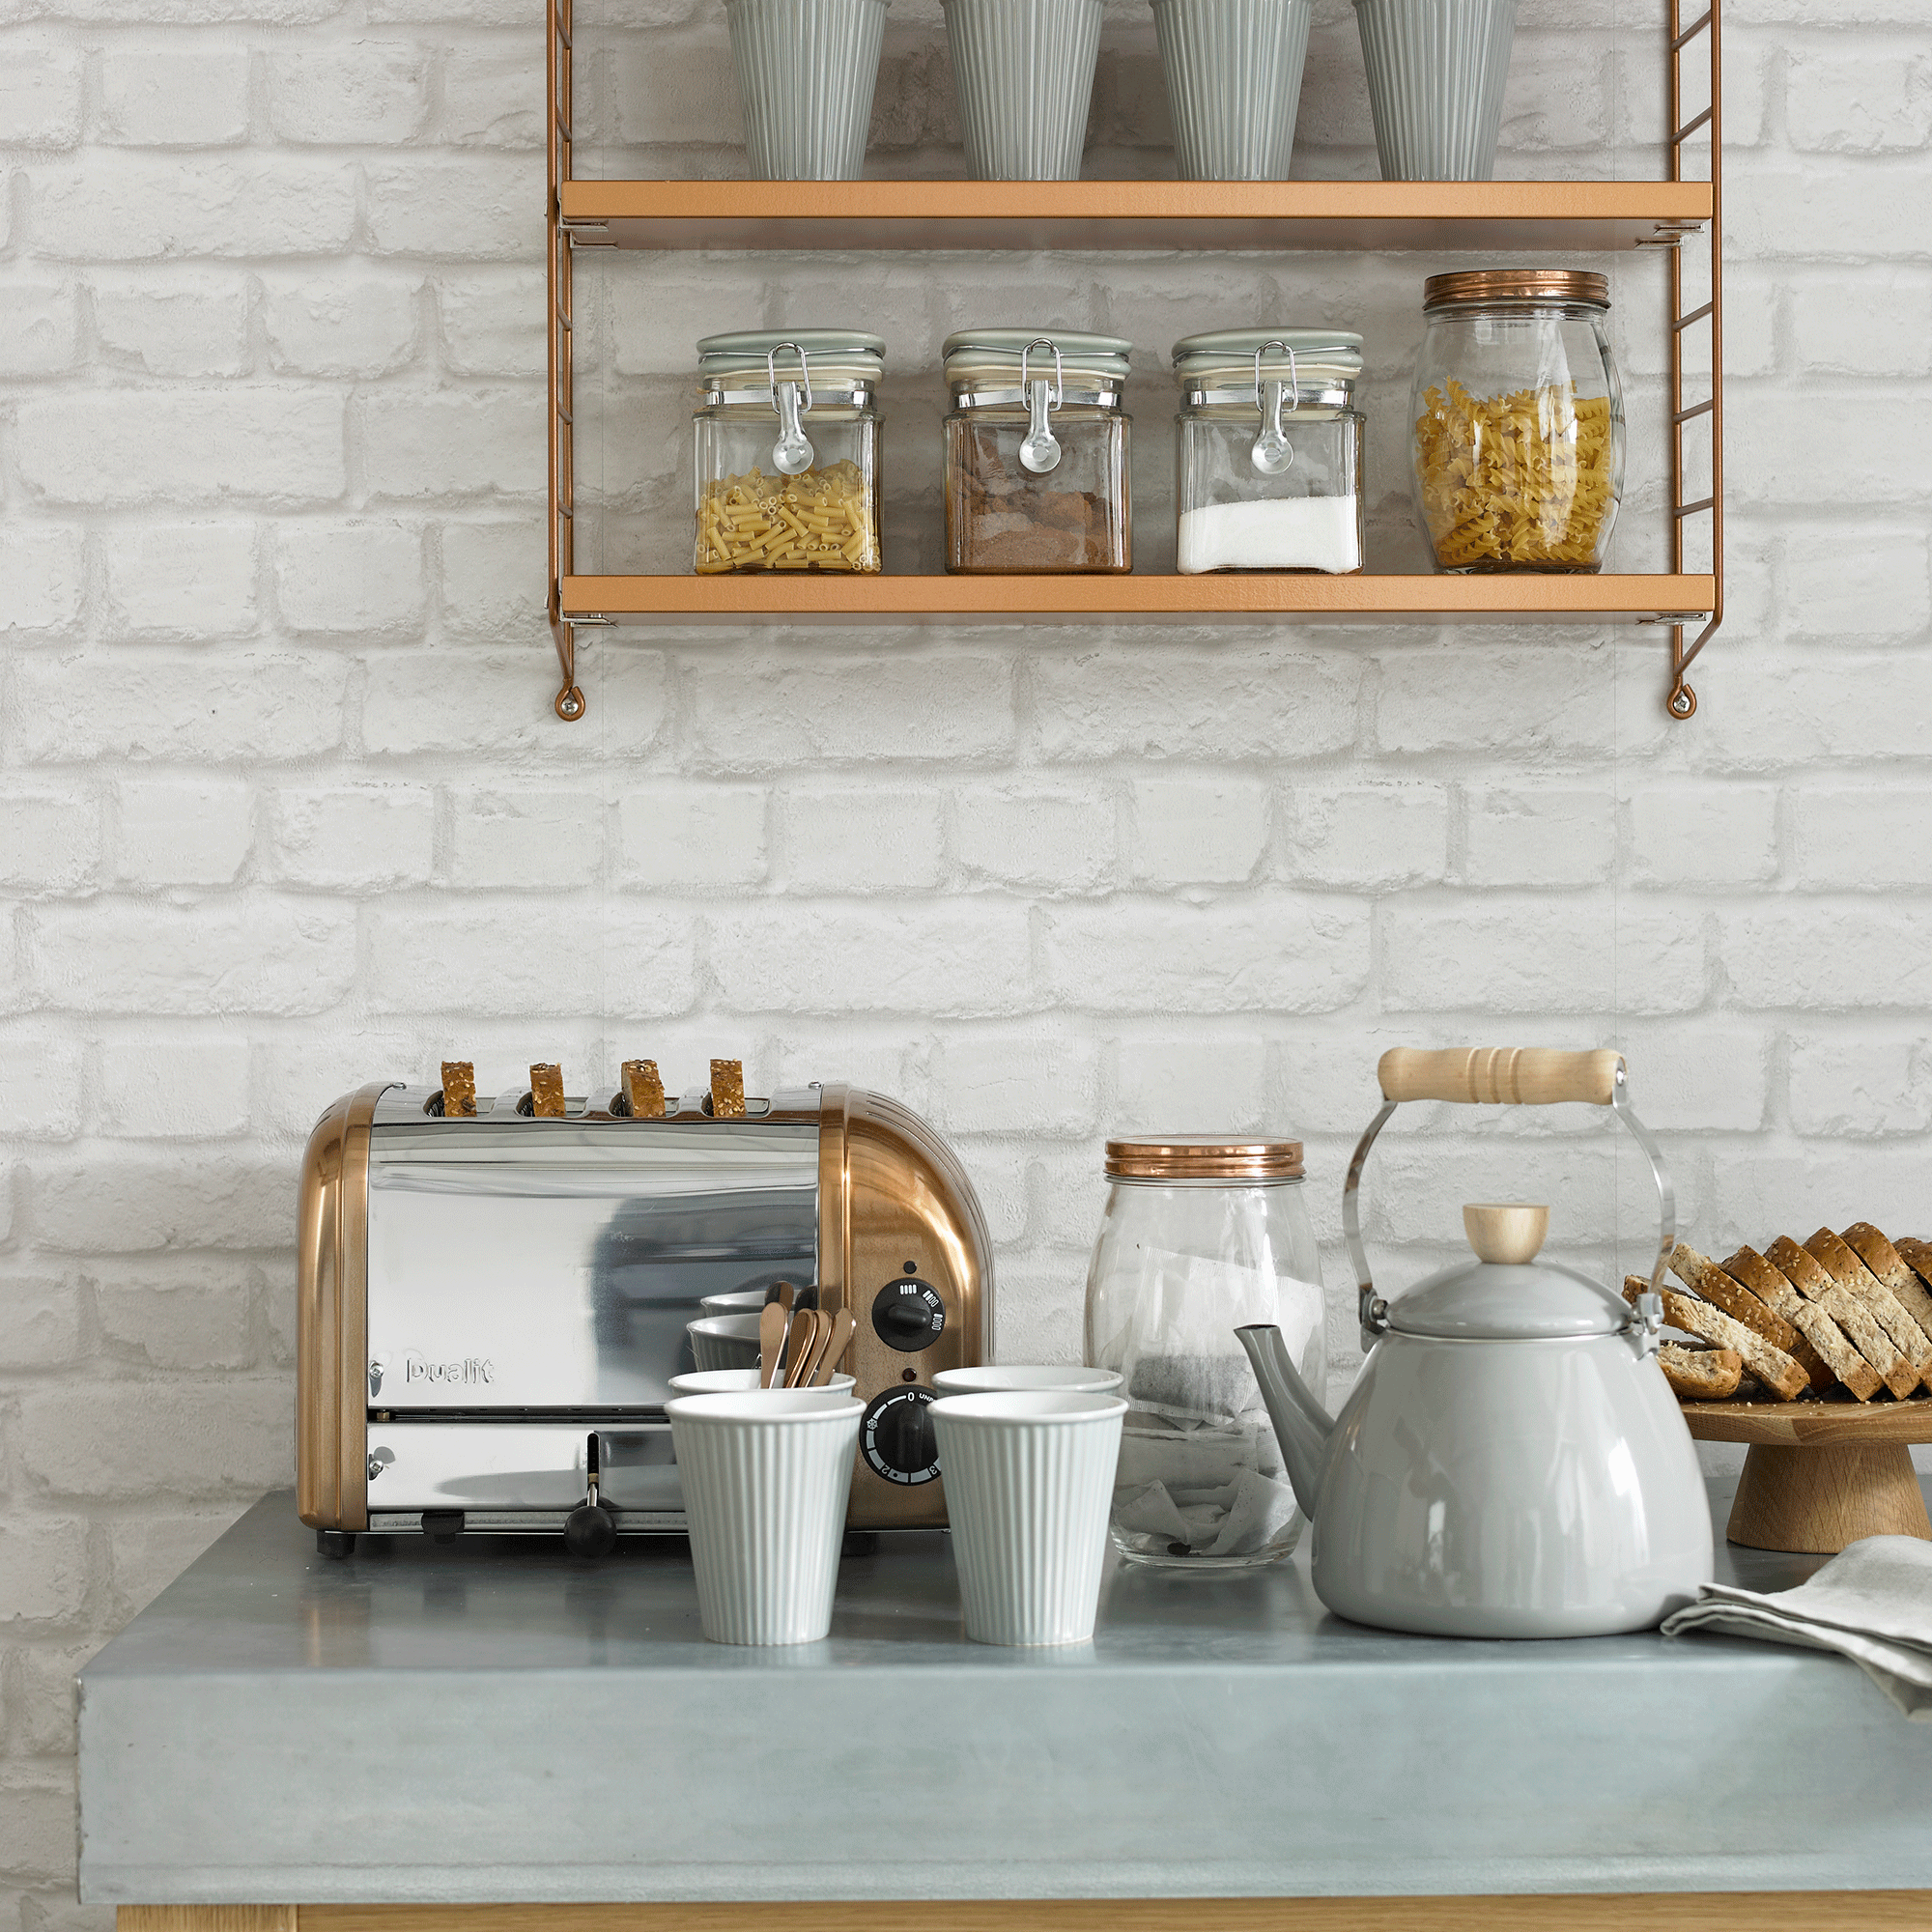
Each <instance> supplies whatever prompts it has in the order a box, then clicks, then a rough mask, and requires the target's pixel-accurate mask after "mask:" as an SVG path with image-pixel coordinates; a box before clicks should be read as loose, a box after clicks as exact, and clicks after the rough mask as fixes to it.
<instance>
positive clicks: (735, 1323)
mask: <svg viewBox="0 0 1932 1932" xmlns="http://www.w3.org/2000/svg"><path fill="white" fill-rule="evenodd" d="M684 1330H685V1333H686V1334H687V1335H689V1336H690V1337H691V1353H692V1358H693V1360H695V1361H696V1364H697V1366H698V1367H699V1368H700V1369H755V1368H756V1367H757V1366H758V1318H757V1317H756V1316H755V1315H700V1316H699V1317H698V1318H697V1320H696V1321H687V1322H686V1323H685V1324H684Z"/></svg>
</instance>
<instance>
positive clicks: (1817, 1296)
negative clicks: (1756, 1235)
mask: <svg viewBox="0 0 1932 1932" xmlns="http://www.w3.org/2000/svg"><path fill="white" fill-rule="evenodd" d="M1764 1258H1765V1260H1766V1261H1768V1262H1769V1263H1770V1264H1772V1266H1773V1267H1775V1268H1776V1269H1777V1271H1778V1272H1779V1273H1780V1274H1781V1275H1783V1276H1784V1278H1785V1279H1786V1280H1787V1281H1789V1282H1790V1284H1791V1285H1792V1287H1793V1288H1795V1289H1796V1290H1797V1291H1798V1292H1799V1293H1800V1294H1802V1295H1803V1296H1804V1298H1805V1300H1807V1301H1815V1302H1816V1303H1817V1304H1818V1305H1819V1306H1820V1307H1821V1308H1822V1309H1824V1311H1825V1313H1826V1314H1827V1315H1829V1316H1830V1317H1831V1318H1832V1320H1833V1321H1835V1322H1836V1323H1837V1324H1838V1326H1839V1327H1840V1328H1842V1329H1843V1330H1844V1331H1845V1333H1846V1334H1847V1335H1849V1336H1850V1337H1851V1339H1852V1340H1853V1341H1854V1342H1855V1343H1857V1344H1858V1349H1859V1352H1860V1354H1861V1355H1862V1356H1863V1357H1864V1358H1865V1360H1866V1361H1868V1362H1869V1363H1870V1364H1871V1365H1872V1367H1873V1368H1875V1369H1876V1370H1877V1371H1878V1372H1879V1375H1880V1376H1881V1377H1882V1378H1884V1381H1885V1385H1886V1387H1887V1388H1889V1390H1890V1391H1891V1392H1892V1394H1893V1395H1895V1396H1898V1397H1900V1398H1901V1399H1903V1398H1904V1397H1906V1396H1908V1395H1910V1394H1911V1393H1912V1391H1913V1390H1914V1389H1915V1388H1917V1387H1918V1371H1917V1370H1916V1369H1914V1368H1913V1366H1912V1364H1911V1363H1910V1362H1908V1361H1907V1360H1906V1359H1905V1357H1904V1356H1903V1355H1901V1354H1900V1353H1899V1352H1898V1350H1897V1349H1896V1348H1895V1347H1894V1346H1893V1344H1892V1342H1891V1338H1890V1337H1889V1336H1888V1335H1887V1334H1886V1332H1885V1330H1884V1329H1883V1328H1881V1327H1880V1326H1879V1325H1878V1321H1877V1320H1876V1319H1875V1318H1874V1316H1873V1314H1872V1312H1871V1310H1870V1309H1869V1308H1867V1307H1866V1306H1865V1304H1864V1303H1863V1302H1862V1301H1861V1300H1860V1299H1859V1298H1858V1297H1857V1296H1856V1295H1854V1294H1850V1293H1847V1292H1846V1291H1845V1290H1844V1289H1842V1288H1840V1287H1839V1286H1838V1284H1837V1283H1836V1282H1835V1281H1833V1279H1832V1277H1831V1276H1830V1275H1829V1274H1827V1273H1826V1272H1825V1270H1824V1268H1823V1266H1821V1265H1820V1264H1819V1261H1818V1258H1817V1257H1816V1256H1815V1255H1812V1254H1808V1253H1806V1252H1805V1250H1804V1249H1803V1248H1801V1247H1800V1246H1799V1245H1798V1243H1797V1242H1796V1241H1794V1240H1793V1239H1792V1238H1791V1236H1789V1235H1780V1236H1778V1237H1777V1239H1776V1240H1775V1241H1774V1242H1772V1244H1771V1245H1770V1247H1768V1248H1766V1249H1765V1251H1764Z"/></svg>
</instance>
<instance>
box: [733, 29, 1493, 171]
mask: <svg viewBox="0 0 1932 1932" xmlns="http://www.w3.org/2000/svg"><path fill="white" fill-rule="evenodd" d="M943 4H944V7H945V10H946V37H947V42H948V44H949V46H950V48H951V50H952V77H953V85H954V87H955V89H956V91H957V95H958V101H959V119H960V123H961V126H962V128H963V130H964V133H965V137H966V156H967V161H968V164H969V166H970V167H971V168H972V171H973V174H974V175H975V177H977V178H978V179H980V180H981V181H1074V180H1077V179H1078V178H1079V174H1080V156H1081V150H1082V148H1083V146H1084V145H1085V141H1086V133H1087V114H1088V106H1089V102H1090V100H1091V98H1092V95H1093V91H1094V63H1095V61H1096V59H1097V57H1098V53H1099V45H1100V16H1101V11H1102V9H1101V0H943ZM1150 4H1151V6H1152V9H1153V17H1154V29H1155V33H1156V35H1157V37H1158V39H1159V43H1160V57H1161V66H1162V69H1163V71H1164V72H1165V74H1166V76H1167V96H1168V103H1169V106H1170V108H1171V110H1172V114H1173V119H1174V142H1175V156H1176V163H1177V167H1178V169H1179V175H1180V178H1181V179H1182V180H1183V181H1281V180H1285V179H1286V178H1287V176H1288V172H1289V159H1290V156H1291V154H1292V152H1293V146H1294V122H1295V112H1296V108H1297V105H1298V103H1299V99H1300V94H1301V71H1302V65H1303V62H1304V61H1305V59H1306V57H1307V53H1308V30H1309V22H1310V16H1311V14H1312V12H1313V0H1150ZM1516 4H1517V0H1355V16H1356V21H1357V24H1358V25H1359V27H1360V30H1361V36H1362V57H1363V64H1364V66H1365V67H1366V69H1367V72H1368V87H1369V107H1370V112H1371V114H1372V116H1373V118H1374V121H1375V128H1376V148H1377V152H1378V156H1379V157H1380V161H1381V171H1382V177H1383V179H1384V180H1387V181H1488V180H1489V179H1490V177H1491V175H1492V173H1493V172H1494V167H1495V156H1496V137H1497V132H1498V130H1499V128H1500V127H1501V124H1502V107H1503V88H1504V83H1505V81H1506V80H1507V78H1508V74H1509V60H1510V45H1511V42H1512V39H1513V37H1514V34H1515V28H1516ZM887 5H888V0H725V14H726V16H727V17H728V19H729V22H730V30H731V52H732V58H733V61H734V63H735V65H736V67H737V71H738V88H739V93H740V95H741V96H742V98H743V101H744V109H745V134H746V146H747V149H748V151H749V154H750V159H751V169H752V173H753V176H754V177H756V178H758V179H760V180H765V181H856V180H857V179H858V178H859V175H860V173H861V171H862V170H863V168H864V166H865V158H866V136H867V128H869V126H870V124H871V117H872V97H873V94H874V92H875V90H876V87H877V82H878V73H879V56H880V50H881V47H882V45H883V43H884V36H885V23H886V7H887Z"/></svg>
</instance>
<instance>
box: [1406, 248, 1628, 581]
mask: <svg viewBox="0 0 1932 1932" xmlns="http://www.w3.org/2000/svg"><path fill="white" fill-rule="evenodd" d="M1422 307H1423V313H1424V315H1425V316H1426V317H1427V319H1428V329H1427V332H1426V334H1425V335H1424V338H1423V343H1422V348H1421V351H1420V352H1419V354H1418V355H1417V356H1416V363H1415V384H1414V388H1413V392H1412V396H1411V408H1410V412H1409V413H1410V416H1411V419H1412V421H1413V423H1414V435H1413V445H1412V455H1413V461H1414V474H1415V501H1416V507H1417V509H1418V510H1419V511H1420V512H1421V516H1422V522H1423V526H1424V527H1425V528H1426V529H1427V530H1428V532H1429V539H1430V542H1431V543H1432V544H1433V545H1434V546H1435V561H1436V563H1437V564H1438V565H1439V566H1440V567H1441V568H1442V569H1444V570H1448V571H1457V572H1470V571H1505V570H1528V571H1557V572H1565V571H1593V570H1601V569H1602V568H1603V567H1604V559H1605V555H1606V554H1608V551H1609V546H1610V532H1611V530H1612V529H1614V528H1615V526H1616V521H1617V504H1618V502H1619V500H1620V499H1621V497H1622V496H1623V488H1624V405H1623V388H1622V385H1621V384H1620V383H1619V382H1618V380H1617V365H1616V361H1615V358H1614V357H1613V356H1612V355H1611V353H1610V345H1609V339H1608V337H1607V335H1606V333H1605V322H1606V319H1607V317H1608V315H1609V308H1610V291H1609V284H1608V282H1607V281H1605V278H1604V277H1603V276H1602V275H1597V274H1591V273H1588V272H1587V271H1584V270H1573V269H1480V270H1463V271H1459V272H1458V273H1455V274H1447V275H1431V276H1430V278H1429V280H1428V282H1427V283H1426V284H1425V285H1424V291H1423V298H1422Z"/></svg>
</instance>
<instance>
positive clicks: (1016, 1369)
mask: <svg viewBox="0 0 1932 1932" xmlns="http://www.w3.org/2000/svg"><path fill="white" fill-rule="evenodd" d="M932 1385H933V1387H934V1388H936V1389H937V1390H938V1391H939V1393H940V1394H941V1395H1007V1394H1011V1393H1013V1392H1014V1391H1017V1390H1021V1389H1048V1390H1058V1391H1059V1392H1060V1393H1062V1394H1064V1395H1111V1394H1112V1393H1113V1392H1114V1390H1116V1389H1117V1388H1119V1387H1120V1385H1121V1372H1120V1370H1119V1369H1083V1368H1070V1367H1060V1368H1049V1367H1046V1366H1044V1365H1036V1364H1033V1363H1029V1362H1003V1363H990V1362H988V1363H981V1364H980V1366H979V1367H978V1368H972V1369H941V1370H940V1371H939V1373H938V1374H937V1375H935V1376H934V1377H933V1378H932ZM672 1386H673V1387H675V1386H676V1384H675V1383H673V1384H672Z"/></svg>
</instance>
